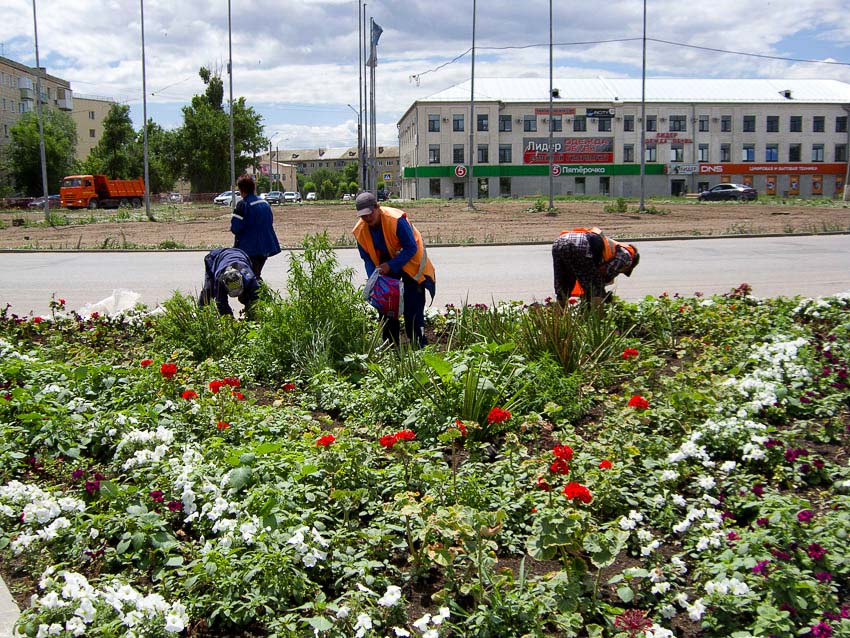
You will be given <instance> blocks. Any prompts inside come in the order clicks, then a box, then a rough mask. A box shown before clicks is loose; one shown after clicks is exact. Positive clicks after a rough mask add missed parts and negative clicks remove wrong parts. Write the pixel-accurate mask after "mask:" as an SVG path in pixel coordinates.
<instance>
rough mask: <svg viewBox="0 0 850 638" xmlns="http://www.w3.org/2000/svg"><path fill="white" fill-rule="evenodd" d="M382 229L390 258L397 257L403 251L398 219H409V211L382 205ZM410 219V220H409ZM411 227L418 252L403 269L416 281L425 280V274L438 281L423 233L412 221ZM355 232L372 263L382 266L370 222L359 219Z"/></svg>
mask: <svg viewBox="0 0 850 638" xmlns="http://www.w3.org/2000/svg"><path fill="white" fill-rule="evenodd" d="M380 211H381V230H383V232H384V241H385V242H386V244H387V250H388V251H389V252H390V259H392V258H393V257H395V256H396V255H397V254H399V253H400V252H401V249H402V245H401V242H400V241H399V240H398V233H397V232H396V228H397V227H398V220H399V219H401V218H402V217H404V218H405V219H407V213H405V212H404V211H403V210H399V209H398V208H390V207H389V206H381V207H380ZM409 221H410V220H408V222H409ZM410 228H411V229H412V230H413V238H414V239H415V240H416V254H415V255H414V256H413V257H412V258H411V259H410V261H408V262H407V263H406V264H404V266H402V267H401V269H402V270H403V271H404V272H406V273H407V274H408V275H410V276H411V277H413V279H414V281H416V282H418V283H420V284H421V283H422V282H423V281H424V280H425V276H426V275H427V276H428V277H430V278H431V281H434V282H436V281H437V278H436V276H435V274H434V264H432V263H431V260H430V259H429V258H428V253H427V251H426V250H425V243H424V242H423V241H422V235H420V234H419V231H418V230H416V226H414V225H413V224H412V223H411V224H410ZM351 232H352V233H354V238H355V239H356V240H357V243H358V244H360V246H361V247H362V248H363V250H365V251H366V253H367V254H368V255H369V258H370V259H371V260H372V263H373V264H375V265H376V266H380V264H381V262H380V258H379V257H378V251H377V250H375V245H374V243H373V242H372V234H371V233H370V232H369V224H367V223H366V222H365V221H363V218H360V219H359V220H357V224H355V226H354V229H353V230H352V231H351Z"/></svg>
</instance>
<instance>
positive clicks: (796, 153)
mask: <svg viewBox="0 0 850 638" xmlns="http://www.w3.org/2000/svg"><path fill="white" fill-rule="evenodd" d="M802 157H803V145H802V144H789V145H788V161H789V162H799V161H801V159H800V158H802Z"/></svg>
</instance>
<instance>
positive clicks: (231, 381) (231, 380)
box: [221, 377, 240, 388]
mask: <svg viewBox="0 0 850 638" xmlns="http://www.w3.org/2000/svg"><path fill="white" fill-rule="evenodd" d="M221 382H222V383H223V384H224V385H229V386H230V387H231V388H238V387H239V386H240V383H239V379H237V378H236V377H224V378H223V379H222V380H221Z"/></svg>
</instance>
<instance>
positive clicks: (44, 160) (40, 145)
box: [32, 0, 53, 225]
mask: <svg viewBox="0 0 850 638" xmlns="http://www.w3.org/2000/svg"><path fill="white" fill-rule="evenodd" d="M32 28H33V35H34V39H35V107H36V109H35V112H36V116H37V117H38V149H39V155H40V157H41V187H42V190H43V191H44V219H45V220H46V221H47V223H49V224H51V225H53V222H52V220H51V218H50V193H49V192H48V189H47V156H46V154H45V152H44V122H43V121H42V120H43V119H44V118H43V117H42V114H41V63H40V62H39V60H38V20H37V19H36V10H35V0H32Z"/></svg>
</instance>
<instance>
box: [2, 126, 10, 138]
mask: <svg viewBox="0 0 850 638" xmlns="http://www.w3.org/2000/svg"><path fill="white" fill-rule="evenodd" d="M3 137H9V125H8V124H4V125H3Z"/></svg>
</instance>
